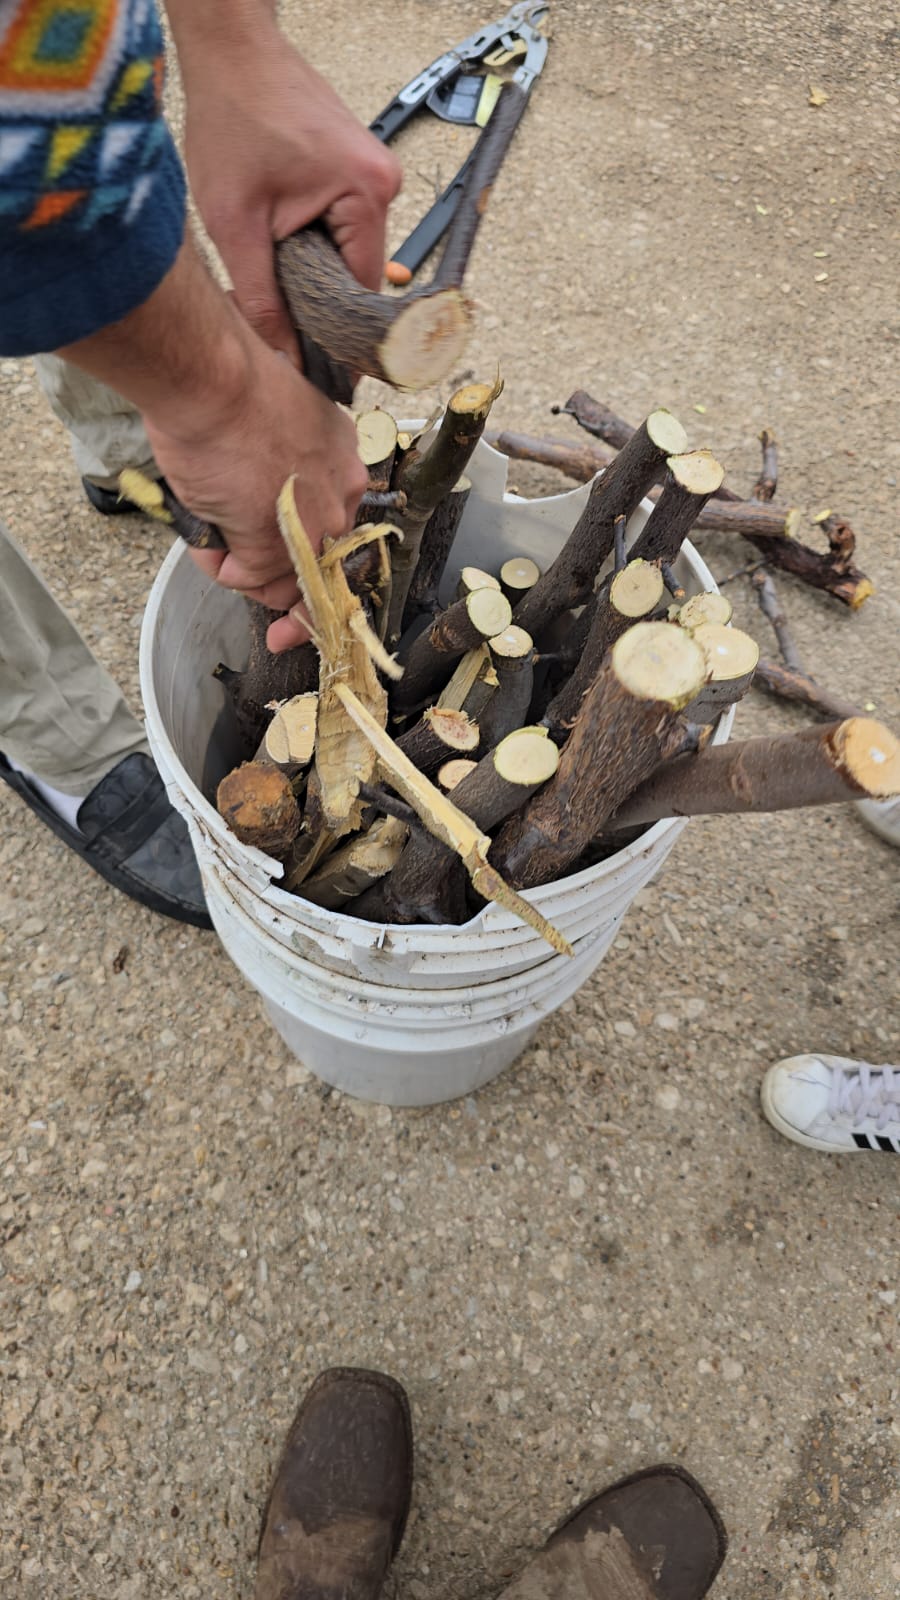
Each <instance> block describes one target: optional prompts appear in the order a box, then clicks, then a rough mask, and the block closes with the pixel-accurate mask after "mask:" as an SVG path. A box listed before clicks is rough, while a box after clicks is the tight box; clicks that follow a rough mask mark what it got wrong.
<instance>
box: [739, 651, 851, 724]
mask: <svg viewBox="0 0 900 1600" xmlns="http://www.w3.org/2000/svg"><path fill="white" fill-rule="evenodd" d="M753 682H754V685H755V687H756V688H757V689H766V690H767V691H768V693H769V694H772V695H775V696H776V698H777V699H779V700H795V701H796V702H797V703H798V704H799V705H802V706H809V708H810V710H811V711H815V712H816V714H817V715H818V716H820V717H825V718H827V719H829V720H830V719H831V718H833V717H843V718H846V717H856V716H860V715H861V714H862V708H861V707H860V706H858V705H855V704H854V703H853V701H852V700H844V699H843V698H842V696H841V695H837V694H832V692H831V690H830V689H824V688H823V687H822V685H821V684H819V683H816V681H815V679H814V678H811V677H809V675H808V674H807V673H805V672H797V671H796V670H792V669H791V668H790V667H785V666H782V664H781V662H780V661H769V660H767V659H765V658H763V657H760V660H759V661H758V662H757V664H756V671H755V673H754V674H753Z"/></svg>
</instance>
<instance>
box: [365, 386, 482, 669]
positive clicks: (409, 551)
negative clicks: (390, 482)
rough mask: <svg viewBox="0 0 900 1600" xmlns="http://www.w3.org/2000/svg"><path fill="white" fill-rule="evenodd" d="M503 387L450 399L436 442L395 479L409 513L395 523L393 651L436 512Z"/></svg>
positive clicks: (405, 463)
mask: <svg viewBox="0 0 900 1600" xmlns="http://www.w3.org/2000/svg"><path fill="white" fill-rule="evenodd" d="M498 392H499V391H498V388H497V387H496V386H494V385H491V384H486V383H472V384H467V385H466V386H465V387H464V388H462V389H457V391H456V393H455V394H454V395H453V396H452V397H451V399H450V402H449V404H448V406H447V409H446V411H445V412H444V415H443V417H442V419H441V425H440V428H439V429H438V433H437V436H436V438H435V439H434V440H433V442H432V443H431V445H430V446H429V447H428V449H427V450H425V451H424V452H422V451H419V450H418V449H416V448H415V447H413V449H411V450H409V451H408V452H407V453H406V455H405V456H404V457H403V460H402V461H401V463H400V466H399V468H398V470H397V471H396V473H395V474H394V488H395V489H402V490H403V492H404V493H405V495H406V501H407V504H406V510H405V511H403V512H400V513H399V515H398V516H397V517H396V518H395V519H394V520H395V521H396V524H397V527H398V528H399V529H400V531H401V533H402V534H403V540H402V543H401V544H400V545H399V546H398V548H397V549H396V550H395V551H394V552H393V558H392V563H391V565H392V586H391V603H390V608H389V613H388V621H387V642H388V648H389V649H392V650H393V649H395V648H396V645H397V641H398V640H399V638H400V635H401V632H402V623H403V617H404V614H405V612H406V602H407V599H408V597H409V591H410V587H411V585H412V581H413V577H414V574H415V569H416V566H417V564H418V560H419V553H420V550H421V546H422V540H423V537H424V532H425V527H426V525H427V523H428V521H429V519H430V517H431V514H432V512H433V511H434V510H435V508H436V507H437V506H438V505H439V504H440V502H441V501H442V500H444V499H445V498H446V497H447V495H449V494H450V493H451V492H452V490H453V489H454V488H455V486H456V484H457V483H458V482H459V480H460V478H461V477H462V476H463V475H464V473H465V470H466V467H467V465H468V463H469V460H470V458H471V455H472V452H473V450H474V449H475V446H476V444H477V443H478V440H479V439H480V438H481V435H482V433H483V432H484V425H485V423H486V422H487V419H488V416H489V414H490V409H491V406H492V404H493V402H494V400H495V398H496V396H497V393H498Z"/></svg>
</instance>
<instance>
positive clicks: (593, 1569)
mask: <svg viewBox="0 0 900 1600" xmlns="http://www.w3.org/2000/svg"><path fill="white" fill-rule="evenodd" d="M726 1549H727V1538H726V1534H725V1529H724V1527H723V1525H722V1519H721V1517H720V1516H719V1513H718V1512H717V1511H716V1509H715V1506H714V1505H713V1504H712V1502H711V1501H710V1499H709V1497H708V1496H707V1495H706V1493H705V1492H704V1490H703V1489H702V1488H701V1487H700V1485H699V1483H697V1482H696V1480H695V1479H694V1478H692V1477H691V1476H690V1473H688V1472H685V1471H684V1470H683V1469H682V1468H681V1467H670V1466H663V1467H650V1468H649V1469H648V1470H647V1471H645V1472H636V1473H635V1474H634V1475H633V1476H632V1477H630V1478H623V1479H622V1481H621V1482H620V1483H615V1484H613V1486H612V1488H610V1489H606V1490H605V1491H604V1492H603V1494H598V1495H595V1496H594V1498H593V1499H592V1500H587V1501H586V1502H585V1504H584V1505H583V1506H581V1507H580V1508H579V1509H578V1510H577V1511H575V1512H574V1513H573V1514H572V1516H571V1517H569V1518H568V1519H567V1520H566V1521H565V1522H564V1523H562V1525H561V1526H560V1527H559V1528H557V1530H556V1532H555V1533H554V1534H552V1535H551V1537H550V1539H549V1540H548V1542H547V1544H546V1545H545V1547H544V1549H543V1550H542V1551H541V1553H540V1555H538V1556H536V1557H535V1559H534V1560H533V1561H532V1562H531V1563H530V1565H529V1566H527V1567H526V1568H525V1571H524V1572H523V1573H522V1575H521V1577H520V1578H518V1579H517V1580H516V1582H515V1583H514V1584H513V1585H512V1586H511V1588H508V1589H505V1590H504V1592H503V1596H502V1600H702V1597H703V1595H705V1594H706V1593H707V1592H708V1591H709V1588H710V1585H711V1584H712V1582H713V1579H714V1578H715V1576H716V1573H717V1572H718V1570H719V1568H720V1567H721V1565H722V1562H723V1561H724V1559H725V1551H726Z"/></svg>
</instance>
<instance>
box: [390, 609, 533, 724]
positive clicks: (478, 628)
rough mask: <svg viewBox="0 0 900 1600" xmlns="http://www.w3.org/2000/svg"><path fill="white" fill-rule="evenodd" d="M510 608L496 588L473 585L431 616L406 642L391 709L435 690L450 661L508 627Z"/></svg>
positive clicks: (404, 709)
mask: <svg viewBox="0 0 900 1600" xmlns="http://www.w3.org/2000/svg"><path fill="white" fill-rule="evenodd" d="M511 620H512V609H511V607H510V604H509V601H508V600H507V598H506V596H505V594H501V592H500V589H499V588H497V589H476V590H475V592H474V593H473V594H470V595H468V596H467V597H466V599H464V600H457V601H456V603H455V605H452V606H450V608H449V609H448V610H447V611H442V612H441V614H440V616H437V617H435V619H434V621H433V622H432V624H431V626H430V627H428V628H426V629H425V631H424V633H420V634H419V636H418V638H417V639H414V640H413V643H412V645H411V646H410V650H409V655H408V656H407V658H406V663H405V670H404V674H403V681H402V683H401V684H399V685H398V687H397V690H396V692H395V694H394V697H393V706H394V710H395V711H396V712H397V713H398V714H399V715H401V716H402V715H403V714H405V713H408V712H410V711H412V710H413V709H414V707H416V706H418V705H420V704H421V703H422V702H423V701H425V700H427V699H428V697H429V696H430V695H431V694H432V693H433V692H436V690H437V689H438V687H439V686H440V685H441V684H442V682H443V681H444V679H446V678H447V677H448V675H449V674H450V672H451V669H452V666H453V663H454V661H456V660H458V659H459V657H460V656H463V655H465V654H466V652H467V651H468V650H471V649H473V648H474V647H475V645H477V644H478V643H479V642H480V641H481V640H483V639H491V638H493V636H494V635H495V634H497V633H502V632H503V629H504V628H508V627H509V624H510V622H511Z"/></svg>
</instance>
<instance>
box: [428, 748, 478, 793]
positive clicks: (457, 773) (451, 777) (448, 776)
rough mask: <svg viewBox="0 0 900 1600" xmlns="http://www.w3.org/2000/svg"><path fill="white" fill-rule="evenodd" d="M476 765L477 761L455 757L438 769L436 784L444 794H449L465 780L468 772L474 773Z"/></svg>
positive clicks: (464, 757)
mask: <svg viewBox="0 0 900 1600" xmlns="http://www.w3.org/2000/svg"><path fill="white" fill-rule="evenodd" d="M477 765H478V762H477V761H472V760H471V759H470V758H468V757H466V756H457V758H456V759H455V760H454V761H445V762H444V765H443V766H442V767H439V768H438V775H437V781H438V784H439V785H440V787H441V788H442V789H443V791H444V793H445V794H450V793H451V792H452V791H453V790H454V789H455V788H456V786H457V784H458V783H462V780H463V778H467V777H468V776H469V773H470V772H474V771H475V768H476V767H477Z"/></svg>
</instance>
